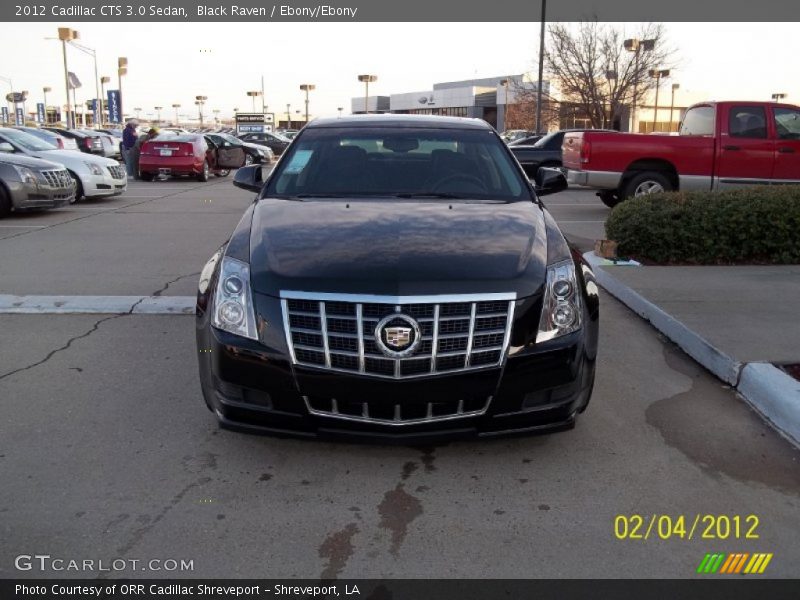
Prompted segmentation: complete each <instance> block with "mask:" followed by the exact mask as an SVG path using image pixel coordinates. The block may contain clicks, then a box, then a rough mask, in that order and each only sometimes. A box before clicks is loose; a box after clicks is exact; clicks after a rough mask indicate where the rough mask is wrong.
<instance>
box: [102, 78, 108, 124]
mask: <svg viewBox="0 0 800 600" xmlns="http://www.w3.org/2000/svg"><path fill="white" fill-rule="evenodd" d="M107 83H111V77H107V76H106V75H103V76H102V77H101V78H100V124H101V125H102V124H103V122H104V121H105V119H106V116H105V111H104V109H103V102H105V97H106V84H107Z"/></svg>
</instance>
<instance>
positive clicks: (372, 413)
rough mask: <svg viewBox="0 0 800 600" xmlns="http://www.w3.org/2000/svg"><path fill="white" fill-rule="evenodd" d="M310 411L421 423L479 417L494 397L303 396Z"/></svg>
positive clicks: (347, 417) (347, 418)
mask: <svg viewBox="0 0 800 600" xmlns="http://www.w3.org/2000/svg"><path fill="white" fill-rule="evenodd" d="M303 400H304V401H305V403H306V408H307V409H308V412H309V413H310V414H312V415H315V416H318V417H329V418H332V419H342V420H345V421H357V422H361V423H376V424H381V425H419V424H422V423H433V422H436V421H450V420H452V419H463V418H468V417H478V416H480V415H482V414H484V413H486V411H487V410H488V409H489V404H491V402H492V397H491V396H489V397H488V398H470V399H466V400H465V399H459V400H441V401H438V400H437V401H433V402H418V403H409V402H404V403H403V404H399V403H393V402H381V401H379V400H370V401H368V402H361V401H358V400H337V399H336V398H315V397H309V396H303Z"/></svg>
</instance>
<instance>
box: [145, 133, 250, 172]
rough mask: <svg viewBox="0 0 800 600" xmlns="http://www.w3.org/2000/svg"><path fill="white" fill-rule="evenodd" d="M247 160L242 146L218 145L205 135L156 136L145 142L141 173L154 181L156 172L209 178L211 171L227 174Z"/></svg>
mask: <svg viewBox="0 0 800 600" xmlns="http://www.w3.org/2000/svg"><path fill="white" fill-rule="evenodd" d="M244 162H245V154H244V151H243V150H242V149H241V148H240V147H218V146H215V145H214V144H213V143H211V142H210V141H208V140H207V139H206V138H205V136H203V135H177V136H170V137H164V138H161V139H159V138H155V139H153V140H151V141H149V142H145V143H143V144H142V150H141V154H140V156H139V176H140V177H141V178H142V179H144V180H145V181H152V180H153V179H154V178H155V176H156V175H160V174H165V175H188V176H190V177H196V178H197V180H198V181H208V176H209V175H210V174H211V173H215V174H217V175H222V174H225V175H227V173H228V171H229V170H230V169H238V168H239V167H241V166H242V165H244Z"/></svg>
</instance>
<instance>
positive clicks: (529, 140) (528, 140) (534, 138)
mask: <svg viewBox="0 0 800 600" xmlns="http://www.w3.org/2000/svg"><path fill="white" fill-rule="evenodd" d="M543 137H544V136H543V135H529V136H526V137H522V138H518V139H516V140H514V141H513V142H508V145H509V146H532V145H533V144H535V143H536V142H538V141H539V140H540V139H542V138H543Z"/></svg>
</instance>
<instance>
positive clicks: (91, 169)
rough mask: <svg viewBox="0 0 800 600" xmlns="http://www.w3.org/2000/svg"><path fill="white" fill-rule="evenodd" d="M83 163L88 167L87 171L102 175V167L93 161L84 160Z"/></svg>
mask: <svg viewBox="0 0 800 600" xmlns="http://www.w3.org/2000/svg"><path fill="white" fill-rule="evenodd" d="M83 164H85V165H86V166H87V167H88V168H89V172H90V173H91V174H92V175H102V174H103V169H101V168H100V167H99V166H98V165H96V164H94V163H90V162H84V163H83Z"/></svg>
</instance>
